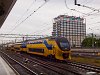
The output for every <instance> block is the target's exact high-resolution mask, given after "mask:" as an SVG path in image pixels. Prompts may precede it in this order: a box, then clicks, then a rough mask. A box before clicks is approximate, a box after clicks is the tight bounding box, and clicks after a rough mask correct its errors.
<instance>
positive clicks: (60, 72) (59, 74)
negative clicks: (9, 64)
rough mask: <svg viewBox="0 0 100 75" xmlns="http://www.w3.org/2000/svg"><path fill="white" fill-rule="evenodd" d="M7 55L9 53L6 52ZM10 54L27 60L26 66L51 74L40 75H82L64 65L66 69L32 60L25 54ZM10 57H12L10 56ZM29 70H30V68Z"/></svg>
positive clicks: (54, 64)
mask: <svg viewBox="0 0 100 75" xmlns="http://www.w3.org/2000/svg"><path fill="white" fill-rule="evenodd" d="M7 53H9V52H7ZM10 54H12V55H15V56H16V57H18V58H22V57H24V58H28V64H26V65H28V66H29V65H30V66H32V67H33V66H36V67H38V68H41V67H43V68H45V69H48V70H49V72H52V73H51V74H50V73H49V72H46V73H45V72H42V74H44V75H45V74H47V75H48V74H49V75H52V74H55V73H56V75H66V74H68V75H82V73H80V72H79V71H78V70H75V69H71V67H70V66H67V65H66V67H64V66H61V65H60V64H59V65H58V64H56V63H55V62H50V61H48V62H47V61H43V60H39V59H36V58H33V57H31V56H29V55H26V54H16V53H9V55H10ZM10 56H11V55H10ZM12 57H14V56H12ZM15 59H16V58H15ZM20 60H21V59H20ZM21 61H22V60H21ZM23 64H24V63H23ZM30 68H31V67H30ZM31 70H32V68H31ZM45 71H46V70H45ZM53 72H54V73H53Z"/></svg>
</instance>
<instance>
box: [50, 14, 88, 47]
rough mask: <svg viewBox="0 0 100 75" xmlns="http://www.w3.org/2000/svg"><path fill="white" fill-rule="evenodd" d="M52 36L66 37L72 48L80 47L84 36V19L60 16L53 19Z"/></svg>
mask: <svg viewBox="0 0 100 75" xmlns="http://www.w3.org/2000/svg"><path fill="white" fill-rule="evenodd" d="M52 35H53V36H63V37H66V38H67V39H68V40H69V41H70V44H71V46H72V47H74V46H75V47H81V42H82V41H83V39H84V38H85V36H86V23H85V19H83V18H80V17H75V16H67V15H60V16H58V17H57V18H54V23H53V33H52Z"/></svg>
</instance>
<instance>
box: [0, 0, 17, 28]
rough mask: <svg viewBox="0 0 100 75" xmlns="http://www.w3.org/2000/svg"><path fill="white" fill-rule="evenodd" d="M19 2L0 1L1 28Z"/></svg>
mask: <svg viewBox="0 0 100 75" xmlns="http://www.w3.org/2000/svg"><path fill="white" fill-rule="evenodd" d="M16 1H17V0H0V28H1V26H2V25H3V23H4V21H5V20H6V18H7V16H8V15H9V13H10V11H11V9H12V7H13V6H14V4H15V2H16Z"/></svg>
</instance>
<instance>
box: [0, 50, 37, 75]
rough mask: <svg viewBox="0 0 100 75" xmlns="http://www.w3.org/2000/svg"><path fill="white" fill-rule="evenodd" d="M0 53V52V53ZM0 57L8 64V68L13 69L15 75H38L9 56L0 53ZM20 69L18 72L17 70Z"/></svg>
mask: <svg viewBox="0 0 100 75" xmlns="http://www.w3.org/2000/svg"><path fill="white" fill-rule="evenodd" d="M0 52H1V51H0ZM1 57H2V58H3V59H4V60H5V61H6V62H7V63H9V64H10V67H13V70H14V71H16V75H38V74H37V73H35V72H34V71H32V70H31V69H29V68H28V67H26V66H25V65H23V64H22V63H20V62H18V61H17V60H15V59H13V58H12V57H10V56H9V55H7V54H6V53H4V52H1ZM19 69H20V70H19Z"/></svg>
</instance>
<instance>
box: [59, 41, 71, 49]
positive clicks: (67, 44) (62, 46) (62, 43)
mask: <svg viewBox="0 0 100 75" xmlns="http://www.w3.org/2000/svg"><path fill="white" fill-rule="evenodd" d="M60 47H61V48H62V49H63V50H65V49H68V47H69V43H68V42H60Z"/></svg>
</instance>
